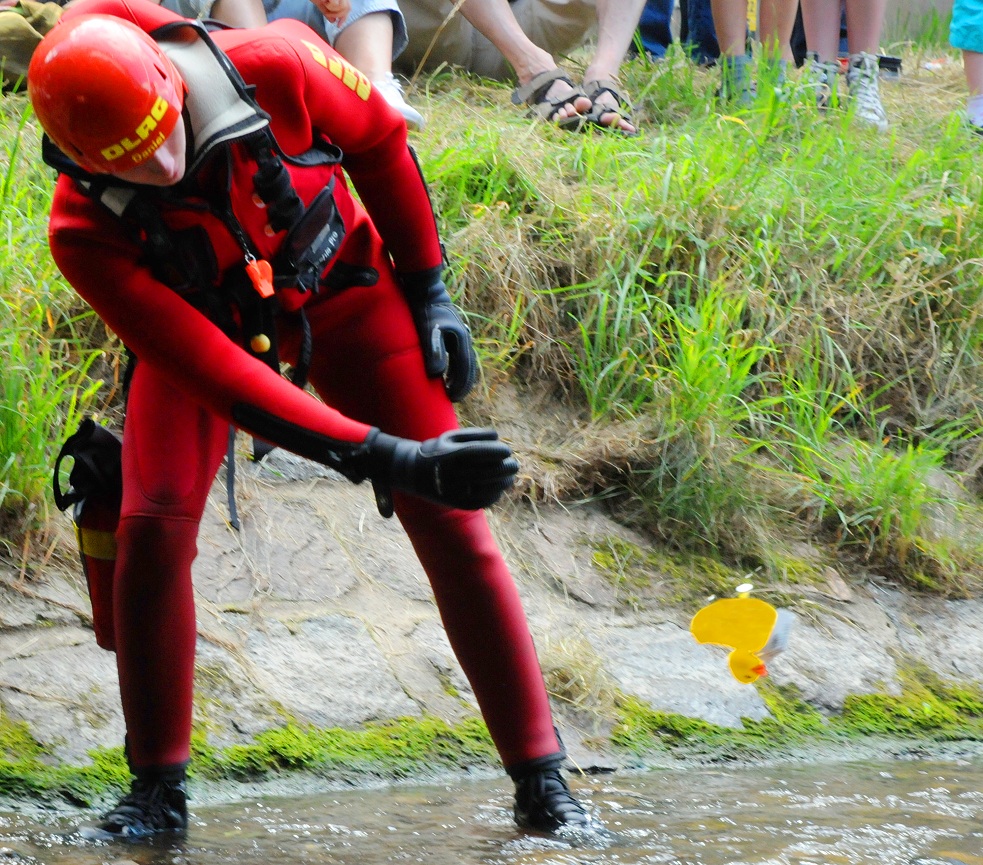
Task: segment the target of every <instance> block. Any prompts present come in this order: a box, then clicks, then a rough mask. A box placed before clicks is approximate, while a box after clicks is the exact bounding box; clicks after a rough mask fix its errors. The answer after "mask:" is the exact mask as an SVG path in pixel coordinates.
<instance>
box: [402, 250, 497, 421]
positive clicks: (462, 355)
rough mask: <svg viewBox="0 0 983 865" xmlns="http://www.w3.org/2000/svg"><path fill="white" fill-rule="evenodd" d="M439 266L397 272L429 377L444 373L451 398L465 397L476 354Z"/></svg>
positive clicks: (475, 375) (474, 377)
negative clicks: (429, 268)
mask: <svg viewBox="0 0 983 865" xmlns="http://www.w3.org/2000/svg"><path fill="white" fill-rule="evenodd" d="M442 270H443V268H442V267H434V268H432V269H431V270H421V271H419V272H417V273H403V274H400V275H399V279H400V282H401V283H402V286H403V292H404V294H405V295H406V300H407V301H408V303H409V305H410V311H411V312H412V313H413V323H414V324H415V325H416V332H417V336H418V337H419V338H420V347H421V348H422V349H423V362H424V365H425V367H426V370H427V375H428V376H430V378H436V377H437V376H443V377H444V387H445V388H446V389H447V395H448V396H449V397H450V398H451V401H452V402H458V401H459V400H462V399H464V397H466V396H467V395H468V393H469V392H470V390H471V388H473V387H474V383H475V382H476V381H477V379H478V356H477V355H476V354H475V351H474V345H473V344H472V342H471V331H470V329H469V328H468V326H467V325H466V324H465V323H464V319H462V318H461V314H460V313H459V312H458V311H457V307H455V306H454V304H453V303H452V302H451V296H450V295H449V294H448V293H447V286H446V285H444V282H443V280H442V279H441V278H440V274H441V271H442Z"/></svg>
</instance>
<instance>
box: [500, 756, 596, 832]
mask: <svg viewBox="0 0 983 865" xmlns="http://www.w3.org/2000/svg"><path fill="white" fill-rule="evenodd" d="M515 822H516V823H517V824H518V825H519V826H520V827H521V828H523V829H536V830H538V831H540V832H556V831H557V830H559V829H580V830H584V829H590V828H592V823H591V819H590V815H589V814H588V813H587V810H586V809H585V808H584V806H583V805H581V804H580V803H579V802H578V801H577V800H576V799H574V797H573V794H572V793H571V792H570V788H569V787H568V786H567V782H566V781H565V780H564V778H563V776H562V775H561V774H560V770H559V769H558V768H545V769H541V770H539V771H536V772H530V773H529V774H528V775H526V776H525V777H523V778H521V779H520V780H518V781H516V783H515Z"/></svg>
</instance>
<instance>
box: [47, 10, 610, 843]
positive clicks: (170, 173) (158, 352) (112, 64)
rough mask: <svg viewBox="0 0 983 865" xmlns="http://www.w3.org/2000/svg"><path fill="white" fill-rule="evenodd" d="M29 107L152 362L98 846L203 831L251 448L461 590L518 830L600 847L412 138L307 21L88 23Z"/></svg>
mask: <svg viewBox="0 0 983 865" xmlns="http://www.w3.org/2000/svg"><path fill="white" fill-rule="evenodd" d="M29 80H30V96H31V100H32V102H33V105H34V108H35V112H36V114H37V117H38V119H39V120H40V122H41V124H42V126H43V127H44V129H45V132H46V133H47V136H48V137H49V139H50V142H52V143H53V144H54V145H55V147H49V148H48V150H47V155H46V158H47V159H48V160H49V161H51V162H52V163H53V164H54V165H55V166H56V167H57V168H59V170H60V171H61V177H60V178H59V180H58V183H57V187H56V190H55V195H54V201H53V204H52V213H51V224H50V243H51V249H52V253H53V255H54V257H55V260H56V262H57V264H58V266H59V268H60V269H61V271H62V273H63V274H64V275H65V277H66V278H67V279H68V281H69V282H70V283H71V284H72V285H73V286H74V287H75V289H76V290H77V291H78V292H79V294H80V295H82V297H83V298H85V300H86V301H87V302H88V303H89V304H91V306H92V307H93V308H94V309H95V310H96V312H97V313H98V314H99V315H100V316H101V317H102V318H103V319H104V321H105V322H106V324H107V325H108V326H109V327H110V328H112V329H113V330H114V331H115V332H116V333H117V334H118V335H119V336H120V338H121V339H122V341H123V342H124V343H125V345H126V346H127V347H128V348H129V350H130V351H131V352H132V353H133V355H134V356H135V358H136V365H135V369H134V372H133V376H132V382H131V385H130V389H129V395H128V403H127V411H126V422H125V426H124V433H123V451H122V461H123V501H122V509H121V516H120V521H119V526H118V529H117V547H118V553H117V560H116V567H115V573H114V587H113V592H112V611H111V630H112V631H113V641H114V647H115V650H116V654H117V665H118V670H119V684H120V693H121V700H122V706H123V714H124V717H125V721H126V734H127V735H126V749H127V757H128V760H129V764H130V769H131V771H132V773H133V775H134V780H133V783H132V788H131V791H130V793H129V794H127V795H126V796H125V797H124V798H123V799H122V800H121V801H120V803H119V804H118V805H117V806H116V808H114V809H113V810H112V811H111V812H109V814H107V815H105V816H104V818H103V822H102V824H101V826H100V828H99V830H97V834H98V835H99V836H100V837H106V836H110V837H138V836H141V835H148V834H152V833H155V832H161V831H183V830H184V828H185V826H186V822H187V816H186V814H187V812H186V804H185V786H184V778H185V767H186V765H187V762H188V759H189V753H190V751H189V741H190V734H191V716H192V679H193V671H194V647H195V637H196V629H195V612H194V600H193V593H192V584H191V564H192V561H193V559H194V557H195V555H196V536H197V531H198V525H199V521H200V518H201V515H202V512H203V509H204V506H205V500H206V496H207V493H208V490H209V487H210V486H211V483H212V480H213V478H214V476H215V474H216V472H217V470H218V468H219V466H220V464H221V461H222V458H223V456H224V454H225V452H226V446H227V440H228V430H229V425H230V424H233V425H235V426H237V427H238V428H241V429H244V430H246V431H247V432H249V433H251V434H252V435H254V436H257V437H259V438H261V439H263V440H265V441H268V442H271V443H273V444H275V445H279V446H282V447H284V448H287V449H289V450H291V451H293V452H295V453H298V454H301V455H302V456H305V457H308V458H311V459H314V460H319V461H321V462H323V463H325V464H327V465H330V466H332V467H334V468H336V469H337V470H338V471H340V472H342V473H343V474H345V475H346V476H347V477H348V478H350V479H351V480H354V481H356V482H357V481H361V480H364V479H368V480H370V481H371V482H372V484H373V486H374V488H375V490H376V496H377V499H378V501H379V506H380V510H382V511H383V512H384V513H386V512H391V510H392V509H393V508H394V509H395V512H396V514H397V515H398V516H399V519H400V521H401V522H402V524H403V526H404V527H405V529H406V531H407V533H408V535H409V537H410V539H411V541H412V543H413V546H414V549H415V550H416V553H417V555H418V557H419V559H420V561H421V563H422V564H423V567H424V569H425V570H426V572H427V575H428V577H429V579H430V582H431V584H432V586H433V590H434V593H435V596H436V600H437V604H438V607H439V610H440V614H441V616H442V619H443V622H444V624H445V627H446V630H447V634H448V637H449V639H450V642H451V645H452V646H453V647H454V650H455V652H456V654H457V657H458V659H459V661H460V663H461V666H462V667H463V669H464V671H465V673H466V674H467V676H468V678H469V680H470V682H471V684H472V686H473V687H474V692H475V695H476V696H477V699H478V703H479V705H480V707H481V710H482V713H483V716H484V718H485V720H486V722H487V725H488V729H489V731H490V732H491V736H492V739H493V740H494V742H495V745H496V747H497V748H498V750H499V753H500V755H501V759H502V761H503V763H504V765H505V768H506V770H507V771H508V773H509V775H510V776H511V777H512V778H513V780H514V781H515V783H516V806H515V816H516V820H517V822H518V823H519V825H521V826H524V827H531V828H535V829H541V830H545V831H553V830H555V829H559V828H561V827H589V826H590V825H591V821H590V818H589V817H588V815H587V813H586V811H585V810H584V808H583V807H582V806H581V805H580V804H579V803H578V802H577V801H576V800H575V799H574V798H573V797H572V796H571V795H570V792H569V789H568V787H567V785H566V783H565V781H564V779H563V777H562V776H561V775H560V772H559V766H560V763H561V761H562V759H563V756H564V753H563V749H562V746H561V744H560V742H559V740H558V738H557V735H556V732H555V729H554V727H553V722H552V720H551V715H550V708H549V704H548V698H547V694H546V690H545V687H544V684H543V679H542V674H541V672H540V669H539V665H538V661H537V658H536V654H535V649H534V646H533V641H532V638H531V636H530V633H529V630H528V625H527V623H526V620H525V616H524V613H523V611H522V607H521V604H520V600H519V596H518V593H517V591H516V588H515V585H514V583H513V581H512V578H511V576H510V574H509V571H508V569H507V566H506V564H505V562H504V560H503V558H502V555H501V553H500V551H499V549H498V548H497V545H496V543H495V541H494V540H493V538H492V536H491V533H490V531H489V528H488V524H487V521H486V518H485V515H484V513H483V510H482V509H483V508H484V507H486V506H488V505H490V504H492V503H493V502H494V501H496V500H497V499H498V498H499V496H500V495H501V494H502V493H503V492H505V491H506V490H507V489H508V488H509V487H510V486H511V484H512V482H513V478H514V474H515V472H516V470H517V464H516V462H515V460H514V459H513V458H512V455H511V452H510V450H509V448H508V447H507V446H506V445H505V444H504V443H502V442H500V441H499V440H498V437H497V435H496V434H495V433H494V432H493V431H492V430H472V429H460V428H459V427H458V424H457V420H456V416H455V413H454V410H453V406H452V400H457V399H460V398H462V397H463V396H464V395H465V394H466V393H467V391H468V390H469V389H470V388H471V386H472V385H473V383H474V381H475V377H476V373H477V360H476V356H475V354H474V350H473V348H472V345H471V336H470V333H469V331H468V329H467V327H466V325H465V324H464V323H463V321H462V319H461V318H460V316H459V314H458V312H457V310H456V309H455V307H454V306H453V305H452V303H451V300H450V297H449V296H448V294H447V290H446V288H445V286H444V283H443V282H442V280H441V270H442V250H441V246H440V243H439V239H438V235H437V229H436V224H435V220H434V216H433V212H432V209H431V205H430V202H429V198H428V195H427V191H426V188H425V185H424V182H423V179H422V177H421V175H420V171H419V169H418V166H417V165H416V162H415V159H414V157H413V154H412V152H411V151H410V150H409V148H408V147H407V143H406V129H405V124H404V121H403V119H402V117H401V116H400V115H399V114H398V113H396V112H395V111H394V110H392V109H391V108H390V107H389V106H388V104H387V103H386V101H385V100H384V99H383V98H382V97H380V96H378V95H377V94H376V93H374V92H373V90H372V88H371V85H370V84H369V82H368V81H367V79H366V78H365V76H363V75H361V74H360V73H359V72H357V71H356V70H355V69H354V68H353V67H351V66H350V65H349V64H347V63H346V62H345V61H344V60H343V59H342V58H341V57H340V56H339V55H338V54H336V53H335V52H334V51H333V50H332V49H331V48H330V47H328V46H327V45H326V44H325V43H324V42H322V41H321V40H319V39H318V38H317V36H316V35H315V34H314V33H313V32H312V31H311V30H309V29H308V28H307V27H305V26H304V25H303V24H300V23H299V22H297V21H292V20H282V21H277V22H275V23H274V24H271V25H269V26H267V27H264V28H262V29H259V30H224V31H219V32H216V33H214V34H213V35H212V36H209V35H208V34H207V33H206V32H205V31H204V29H203V28H202V27H201V26H200V25H195V24H193V23H191V22H187V21H185V20H184V19H180V18H178V17H177V16H175V15H174V14H172V13H170V12H168V11H166V10H164V9H161V8H160V7H159V6H157V5H154V4H152V3H149V2H145V0H82V2H79V3H77V4H75V5H73V6H72V7H71V8H70V9H69V10H68V11H67V12H66V14H65V15H64V17H63V18H62V21H61V22H60V23H59V24H58V26H57V27H55V28H54V30H53V31H52V32H51V34H49V35H48V36H47V37H46V38H45V40H44V41H43V42H42V43H41V45H40V47H39V48H38V50H37V52H36V54H35V56H34V58H33V60H32V64H31V68H30V74H29ZM253 88H254V89H253ZM66 157H67V158H66ZM342 169H344V171H345V172H346V173H347V175H348V176H349V177H350V178H351V181H352V182H353V184H354V186H355V188H356V189H357V191H358V193H359V196H360V198H361V201H362V203H363V204H364V209H363V206H362V205H360V204H359V203H357V202H356V201H355V199H354V197H353V195H352V194H351V193H350V192H349V190H348V188H347V186H346V179H345V176H344V174H343V173H342ZM257 310H259V313H257ZM264 316H265V318H264ZM271 343H272V344H273V345H271ZM271 357H272V359H273V362H270V361H271ZM278 360H285V361H288V362H290V363H292V364H293V365H294V366H295V367H306V368H307V369H308V370H309V381H310V382H311V384H312V385H313V387H314V388H315V389H316V391H317V393H318V394H319V395H320V396H321V398H322V399H323V402H321V401H319V400H318V399H316V398H315V397H314V396H312V395H311V394H309V393H306V392H304V390H303V389H302V388H300V387H297V386H295V385H294V384H292V383H291V382H288V381H287V380H286V379H284V378H282V377H281V376H280V375H279V373H278V371H277V369H276V367H277V366H278V364H277V363H276V361H278ZM325 696H326V698H329V697H330V695H325Z"/></svg>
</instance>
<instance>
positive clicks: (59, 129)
mask: <svg viewBox="0 0 983 865" xmlns="http://www.w3.org/2000/svg"><path fill="white" fill-rule="evenodd" d="M27 80H28V88H27V89H28V93H29V94H30V98H31V102H32V103H33V105H34V113H35V114H36V115H37V117H38V120H39V121H40V122H41V126H43V127H44V131H45V132H47V133H48V136H49V137H50V138H51V140H52V141H53V142H54V143H55V144H56V145H57V146H58V149H59V150H61V151H62V152H63V153H65V154H66V155H67V156H69V157H71V158H72V159H73V160H75V161H76V162H78V164H79V165H81V166H82V167H83V168H85V169H86V170H87V171H92V172H96V173H100V174H109V173H114V172H120V171H126V170H127V169H129V168H134V167H135V166H137V165H139V164H140V163H141V162H143V161H144V160H145V159H147V157H149V156H150V155H151V154H152V153H153V152H154V151H155V150H156V149H157V148H158V147H160V145H161V144H163V142H164V139H165V138H167V136H168V135H170V133H171V130H173V129H174V126H175V124H176V123H177V122H178V120H179V118H180V116H181V107H182V105H183V104H184V93H185V86H184V81H183V79H182V78H181V76H180V74H179V73H178V71H177V69H175V68H174V64H173V63H171V61H170V59H169V58H168V57H167V55H165V54H164V52H163V51H161V49H160V46H158V45H157V43H156V42H154V40H153V39H151V38H150V37H149V36H148V35H147V34H146V33H144V32H143V30H141V29H140V28H139V27H137V26H136V25H135V24H132V23H130V22H129V21H126V20H124V19H122V18H116V17H114V16H112V15H79V16H78V17H77V18H69V19H67V20H65V21H63V22H62V23H61V24H59V25H58V26H57V27H55V28H54V29H53V30H51V32H50V33H49V34H48V35H47V36H45V38H44V39H42V40H41V44H40V45H38V47H37V48H36V49H35V52H34V56H33V57H32V58H31V65H30V66H29V67H28V71H27Z"/></svg>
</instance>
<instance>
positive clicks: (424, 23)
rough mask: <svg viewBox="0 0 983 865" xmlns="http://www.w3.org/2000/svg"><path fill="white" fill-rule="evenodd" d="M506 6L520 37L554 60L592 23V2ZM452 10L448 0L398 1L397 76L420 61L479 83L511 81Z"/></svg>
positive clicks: (550, 0)
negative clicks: (405, 42)
mask: <svg viewBox="0 0 983 865" xmlns="http://www.w3.org/2000/svg"><path fill="white" fill-rule="evenodd" d="M510 5H511V8H512V12H513V14H514V15H515V17H516V20H517V21H518V22H519V26H520V27H522V30H523V32H525V34H526V35H527V36H528V37H529V38H530V39H531V40H532V41H533V42H534V43H535V44H536V45H538V46H539V47H540V48H543V49H545V50H546V51H549V52H550V54H552V55H554V56H556V55H562V54H566V53H568V52H570V51H572V50H573V49H575V48H577V47H578V46H580V45H582V44H583V43H584V42H585V41H586V40H587V38H588V37H589V36H590V35H591V34H592V33H593V31H594V29H595V27H596V24H597V9H596V7H595V5H594V0H515V2H514V3H511V4H510ZM454 6H455V4H454V3H453V2H451V0H399V8H400V9H401V10H402V11H403V16H404V17H405V18H406V28H407V30H408V31H409V38H410V43H409V46H408V47H407V49H406V51H404V52H403V54H402V56H401V57H400V58H399V68H400V71H402V72H404V73H407V74H412V73H413V72H414V71H416V69H417V68H418V67H419V66H420V64H421V62H423V64H424V68H426V69H433V68H435V67H437V66H439V65H440V64H442V63H448V64H450V65H452V66H460V67H463V68H464V69H467V70H468V71H470V72H474V73H476V74H478V75H481V76H483V77H485V78H494V79H499V80H503V81H504V80H508V79H509V78H511V77H513V75H512V69H511V67H510V66H509V65H508V63H506V62H505V58H504V57H503V56H502V55H501V53H500V52H499V51H498V49H497V48H495V46H494V45H492V44H491V42H489V41H488V40H487V39H485V37H484V36H482V35H481V34H480V33H478V32H477V31H476V30H475V29H474V27H472V26H471V25H470V24H469V23H468V22H467V21H466V20H465V19H464V16H463V15H461V13H460V12H459V11H457V12H454ZM452 13H453V14H452ZM448 16H450V17H449V19H448ZM445 20H446V24H445ZM442 25H443V26H442ZM438 31H439V32H438Z"/></svg>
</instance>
